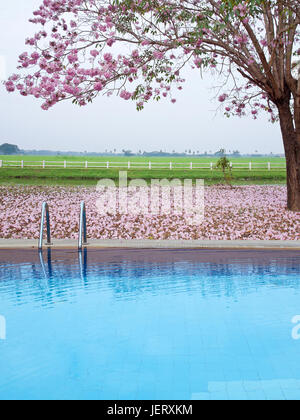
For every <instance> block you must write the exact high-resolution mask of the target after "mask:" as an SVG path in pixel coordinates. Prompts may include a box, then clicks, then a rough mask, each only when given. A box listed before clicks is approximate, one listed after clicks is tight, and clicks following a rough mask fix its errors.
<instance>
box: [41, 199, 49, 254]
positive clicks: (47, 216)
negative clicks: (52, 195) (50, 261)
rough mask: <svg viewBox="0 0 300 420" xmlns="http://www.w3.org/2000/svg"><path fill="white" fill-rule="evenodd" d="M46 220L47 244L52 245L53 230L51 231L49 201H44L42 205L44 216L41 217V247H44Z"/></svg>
mask: <svg viewBox="0 0 300 420" xmlns="http://www.w3.org/2000/svg"><path fill="white" fill-rule="evenodd" d="M45 220H46V223H47V243H46V245H47V246H50V245H51V231H50V213H49V206H48V204H47V203H43V206H42V218H41V228H40V239H39V249H43V237H44V225H45Z"/></svg>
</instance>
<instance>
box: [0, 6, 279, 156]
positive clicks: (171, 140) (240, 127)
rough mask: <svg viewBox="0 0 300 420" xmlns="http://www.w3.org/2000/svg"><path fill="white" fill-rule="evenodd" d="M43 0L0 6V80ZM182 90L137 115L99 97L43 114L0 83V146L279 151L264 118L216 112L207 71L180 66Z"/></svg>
mask: <svg viewBox="0 0 300 420" xmlns="http://www.w3.org/2000/svg"><path fill="white" fill-rule="evenodd" d="M41 3H42V0H25V1H24V0H11V1H10V2H1V4H0V77H1V76H3V73H6V74H7V75H9V74H11V73H15V72H16V63H17V59H18V56H19V54H20V53H22V52H23V51H25V50H26V49H27V47H25V45H24V40H25V38H26V37H28V36H29V35H31V34H32V33H34V32H35V31H36V30H37V28H38V27H37V26H36V25H32V24H30V23H29V22H28V19H29V18H30V17H31V13H32V11H33V10H35V9H36V8H37V7H38V6H39V5H40V4H41ZM186 79H187V82H186V83H185V87H184V90H183V91H181V92H179V93H178V94H176V98H177V103H176V104H175V105H174V104H171V103H170V102H169V101H161V102H160V103H151V104H148V105H147V106H146V108H145V110H144V111H143V112H140V113H138V112H137V111H136V109H135V104H134V102H125V101H124V100H122V99H120V98H118V97H111V98H106V97H99V98H98V99H96V101H95V102H94V103H93V104H91V105H89V106H88V107H84V108H78V107H76V106H74V105H72V103H71V102H69V103H67V102H66V103H61V104H58V105H56V106H55V107H54V108H52V109H51V110H50V111H42V110H41V108H40V106H41V102H40V101H39V100H37V99H33V98H24V97H21V96H20V95H18V94H17V93H14V94H8V93H6V90H5V89H4V87H3V86H0V127H1V131H0V144H2V143H4V142H9V143H13V144H17V145H18V146H19V147H20V148H22V149H49V150H61V151H68V150H72V151H79V152H80V151H85V150H87V151H89V152H102V151H105V150H106V149H108V150H112V149H117V150H118V151H120V150H122V149H131V150H133V151H138V150H140V149H141V150H147V151H152V150H161V149H162V150H166V151H172V150H176V151H178V152H183V151H184V150H186V149H191V150H193V151H197V150H199V151H201V152H204V151H210V150H212V151H216V150H218V149H220V148H225V149H226V150H240V151H241V152H242V153H253V152H255V151H256V150H258V151H259V152H260V153H270V152H273V153H283V146H282V140H281V136H280V130H279V125H278V124H276V125H272V124H271V123H269V122H268V119H267V116H265V117H262V116H261V117H260V119H259V120H257V121H254V120H252V119H251V118H250V117H249V118H243V119H239V118H231V119H227V118H225V117H224V116H223V114H222V113H221V112H219V113H217V115H216V109H217V107H218V103H217V102H216V100H215V99H214V91H213V90H212V88H213V87H214V86H215V85H216V84H217V82H216V80H215V79H214V77H213V76H211V75H210V74H207V75H206V77H205V79H204V80H203V79H201V78H200V76H199V74H198V73H197V72H196V71H193V70H191V69H187V70H186Z"/></svg>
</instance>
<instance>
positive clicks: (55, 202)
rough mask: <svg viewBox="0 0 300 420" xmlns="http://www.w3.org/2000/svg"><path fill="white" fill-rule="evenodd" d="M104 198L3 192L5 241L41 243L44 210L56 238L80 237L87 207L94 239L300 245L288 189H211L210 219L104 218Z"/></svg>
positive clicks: (299, 218) (79, 191)
mask: <svg viewBox="0 0 300 420" xmlns="http://www.w3.org/2000/svg"><path fill="white" fill-rule="evenodd" d="M98 199H99V192H97V191H96V189H95V188H92V187H88V188H83V187H32V186H28V187H27V186H26V187H21V186H19V187H17V186H1V187H0V215H1V218H0V238H2V239H9V238H11V239H33V238H35V239H37V238H38V233H39V223H40V215H41V205H42V202H43V201H47V202H48V204H49V207H50V215H51V229H52V236H53V238H57V239H65V238H69V239H75V238H77V237H78V225H79V220H78V219H79V206H80V202H81V201H83V200H84V201H85V202H86V207H87V220H88V237H89V238H91V239H182V240H186V239H212V240H213V239H220V240H221V239H225V240H229V239H231V240H236V239H245V240H247V239H260V240H270V239H275V240H300V213H292V212H290V211H288V210H287V209H286V188H285V187H283V186H236V187H233V188H230V187H223V186H212V187H206V189H205V218H204V221H203V222H202V223H201V224H200V225H199V226H194V225H189V224H188V223H187V221H186V218H185V217H184V216H183V215H176V214H172V213H171V214H169V215H153V214H152V215H151V214H147V215H133V214H118V213H117V214H105V215H103V214H100V213H99V211H98V208H97V205H96V203H97V200H98Z"/></svg>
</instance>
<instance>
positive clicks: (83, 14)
mask: <svg viewBox="0 0 300 420" xmlns="http://www.w3.org/2000/svg"><path fill="white" fill-rule="evenodd" d="M230 3H231V2H222V1H212V0H207V1H202V0H194V1H191V0H180V1H176V0H168V1H167V0H156V1H155V2H153V1H141V0H131V1H129V2H128V1H124V2H112V1H111V0H59V1H51V0H44V1H43V2H42V4H41V6H40V7H39V8H38V9H37V10H36V11H34V13H33V15H34V16H33V18H32V19H31V22H32V23H34V24H38V25H40V26H41V28H40V30H38V31H37V32H36V33H35V35H34V36H33V37H30V38H28V39H27V40H26V44H27V45H28V48H29V51H25V52H23V53H22V54H21V55H20V56H19V70H20V72H19V74H18V75H12V76H11V77H10V78H9V79H8V80H7V81H6V89H7V91H8V92H14V91H18V92H19V93H20V94H21V95H23V96H28V95H33V96H34V97H35V98H39V99H41V100H42V101H43V104H42V108H43V109H44V110H47V109H49V108H50V107H52V106H54V105H55V104H57V103H58V102H60V101H63V100H68V99H70V100H72V101H73V103H75V104H77V105H79V106H84V105H87V104H88V103H90V102H92V101H93V100H94V99H95V97H96V96H98V95H99V94H100V92H101V94H107V95H108V96H110V95H111V94H112V93H113V92H116V93H117V94H119V95H120V97H121V98H123V99H124V100H127V101H128V100H130V99H132V100H135V101H136V103H137V108H138V109H142V108H143V107H144V104H145V103H147V102H148V101H149V100H150V99H154V100H160V99H161V98H167V97H169V98H170V100H171V102H172V103H176V99H175V98H173V97H172V94H171V92H172V91H171V86H173V85H174V84H175V86H177V87H178V88H179V89H180V90H181V89H182V84H183V82H184V79H182V78H181V76H180V75H181V70H182V69H183V67H185V65H186V64H187V63H191V65H192V68H196V69H199V68H201V69H202V68H208V69H212V70H213V72H214V69H217V68H219V69H220V73H222V74H223V75H224V77H225V80H226V81H227V80H228V79H229V78H230V77H231V76H232V79H233V80H232V81H233V84H234V86H235V87H234V88H232V87H231V84H229V85H230V86H229V87H228V89H229V93H223V94H222V95H221V96H220V97H219V100H220V102H221V103H223V104H224V105H225V107H224V108H225V114H226V115H227V116H231V115H238V116H243V115H246V112H247V109H250V114H251V115H252V116H253V118H255V119H256V118H257V115H258V114H259V113H260V112H261V111H266V112H268V113H269V114H270V119H271V121H273V122H274V121H275V120H276V117H277V112H276V107H275V106H274V104H273V103H272V100H273V102H274V98H273V97H274V95H273V91H272V89H271V86H270V85H272V86H273V81H272V80H273V76H272V74H271V75H270V73H272V71H273V68H271V67H270V71H268V70H266V66H267V64H266V62H267V63H269V62H270V63H272V62H273V63H276V60H273V58H274V57H276V56H278V54H280V55H281V54H283V55H284V56H293V55H295V56H297V55H299V53H298V47H296V45H297V44H298V43H299V40H300V32H299V29H298V28H297V29H295V31H294V32H295V33H293V27H290V26H289V25H287V27H286V29H285V30H282V31H274V30H273V31H271V30H270V25H269V23H268V20H270V19H271V21H272V22H273V21H274V22H276V21H277V16H278V14H280V12H279V10H278V4H277V3H278V2H269V4H268V8H269V9H268V13H267V14H268V19H265V15H264V12H263V9H260V8H259V7H258V6H257V5H256V2H249V1H240V2H237V4H236V5H234V7H233V10H232V5H231V4H230ZM297 3H298V1H296V0H291V1H289V2H287V5H286V8H287V13H288V14H289V15H290V17H291V20H293V19H295V21H296V20H297V18H296V16H298V15H297V13H299V12H298V6H297ZM265 21H266V23H265ZM272 32H279V34H276V36H275V33H274V34H272ZM293 44H295V46H294V45H293ZM279 45H280V46H281V47H280V48H284V49H283V50H282V51H281V50H280V51H278V50H277V48H278V46H279ZM273 51H274V52H273ZM237 69H238V70H239V74H241V75H242V76H243V77H244V79H245V80H246V82H244V83H240V81H239V79H238V78H237V77H236V76H234V75H233V73H232V72H233V71H234V70H237ZM275 70H276V69H274V72H275ZM276 72H277V71H276ZM271 76H272V77H271ZM268 78H270V80H268ZM237 83H238V85H237ZM275 93H276V92H275ZM275 96H276V97H277V93H276V95H275ZM225 102H226V103H225Z"/></svg>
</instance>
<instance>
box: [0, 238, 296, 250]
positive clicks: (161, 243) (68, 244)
mask: <svg viewBox="0 0 300 420" xmlns="http://www.w3.org/2000/svg"><path fill="white" fill-rule="evenodd" d="M37 248H38V241H37V240H29V239H26V240H15V239H0V250H1V249H2V250H3V249H37ZM46 248H48V247H47V245H44V249H46ZM51 248H52V249H77V248H78V241H76V240H53V243H52V245H51ZM86 248H88V249H278V250H288V249H290V250H299V251H300V241H276V240H274V241H254V240H239V241H223V240H222V241H221V240H220V241H210V240H206V241H205V240H203V241H201V240H188V241H174V240H117V239H105V240H89V241H88V244H87V245H86Z"/></svg>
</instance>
